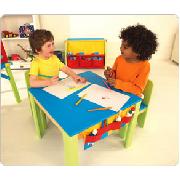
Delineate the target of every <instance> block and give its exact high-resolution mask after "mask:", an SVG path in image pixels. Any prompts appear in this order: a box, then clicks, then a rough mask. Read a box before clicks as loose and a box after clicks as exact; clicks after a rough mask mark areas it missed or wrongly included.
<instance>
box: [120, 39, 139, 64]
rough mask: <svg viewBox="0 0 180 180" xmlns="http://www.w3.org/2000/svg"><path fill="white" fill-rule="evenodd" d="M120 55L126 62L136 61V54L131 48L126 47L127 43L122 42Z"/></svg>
mask: <svg viewBox="0 0 180 180" xmlns="http://www.w3.org/2000/svg"><path fill="white" fill-rule="evenodd" d="M120 50H121V54H122V56H123V57H124V58H125V59H126V60H130V61H131V60H137V57H138V54H137V53H135V52H134V51H133V49H132V47H131V46H128V43H127V41H124V40H123V41H122V44H121V47H120Z"/></svg>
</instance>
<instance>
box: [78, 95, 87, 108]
mask: <svg viewBox="0 0 180 180" xmlns="http://www.w3.org/2000/svg"><path fill="white" fill-rule="evenodd" d="M86 95H87V94H84V95H83V96H82V97H81V98H80V99H79V100H78V101H77V102H76V106H77V105H79V103H80V102H81V101H82V100H83V99H84V97H85V96H86Z"/></svg>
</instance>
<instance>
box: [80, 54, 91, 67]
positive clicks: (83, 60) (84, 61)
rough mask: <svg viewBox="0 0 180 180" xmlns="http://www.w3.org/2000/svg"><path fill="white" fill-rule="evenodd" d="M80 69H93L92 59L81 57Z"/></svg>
mask: <svg viewBox="0 0 180 180" xmlns="http://www.w3.org/2000/svg"><path fill="white" fill-rule="evenodd" d="M79 66H80V68H92V59H91V56H90V55H81V56H80V60H79Z"/></svg>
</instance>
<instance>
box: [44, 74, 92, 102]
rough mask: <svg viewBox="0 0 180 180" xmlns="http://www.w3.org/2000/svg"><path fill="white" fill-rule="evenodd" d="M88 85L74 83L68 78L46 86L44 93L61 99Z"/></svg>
mask: <svg viewBox="0 0 180 180" xmlns="http://www.w3.org/2000/svg"><path fill="white" fill-rule="evenodd" d="M88 84H90V83H89V82H86V83H76V82H75V81H73V80H72V79H71V78H70V77H68V78H66V79H63V80H61V81H59V82H58V84H56V85H52V86H48V87H45V88H44V91H46V92H48V93H50V94H52V95H54V96H56V97H58V98H60V99H63V98H65V97H67V96H68V95H70V94H72V93H74V92H75V91H77V90H79V89H82V88H83V87H85V86H87V85H88Z"/></svg>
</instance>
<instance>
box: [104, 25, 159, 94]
mask: <svg viewBox="0 0 180 180" xmlns="http://www.w3.org/2000/svg"><path fill="white" fill-rule="evenodd" d="M119 38H120V39H122V44H121V47H120V50H121V55H120V56H118V57H117V58H116V60H115V63H114V65H113V67H112V68H110V67H108V68H107V70H105V71H104V75H105V77H106V79H107V82H108V83H109V84H110V85H111V86H113V87H115V88H117V89H121V90H123V91H125V92H129V93H133V94H135V95H137V96H140V97H141V94H142V92H143V90H144V88H145V86H146V83H147V81H148V76H149V72H150V63H149V62H148V60H149V59H150V58H151V56H152V54H154V53H155V51H156V48H157V45H158V43H157V37H156V35H155V34H154V33H153V32H151V31H150V30H148V29H147V28H146V27H145V26H144V25H139V24H138V25H136V26H129V27H127V28H126V29H123V30H122V31H121V34H120V36H119Z"/></svg>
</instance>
